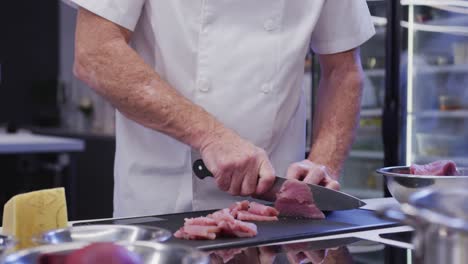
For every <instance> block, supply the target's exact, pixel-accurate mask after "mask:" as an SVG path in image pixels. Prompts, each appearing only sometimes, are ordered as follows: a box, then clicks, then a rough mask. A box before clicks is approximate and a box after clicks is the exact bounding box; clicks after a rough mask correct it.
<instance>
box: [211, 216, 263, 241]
mask: <svg viewBox="0 0 468 264" xmlns="http://www.w3.org/2000/svg"><path fill="white" fill-rule="evenodd" d="M218 227H220V228H221V233H222V234H224V235H227V236H235V237H254V236H256V235H257V226H256V225H255V224H253V223H249V222H242V221H240V220H234V221H220V222H219V223H218Z"/></svg>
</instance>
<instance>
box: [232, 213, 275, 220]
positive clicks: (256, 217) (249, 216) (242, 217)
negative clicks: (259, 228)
mask: <svg viewBox="0 0 468 264" xmlns="http://www.w3.org/2000/svg"><path fill="white" fill-rule="evenodd" d="M237 219H239V220H242V221H278V217H277V216H268V215H258V214H253V213H251V212H250V211H239V212H237Z"/></svg>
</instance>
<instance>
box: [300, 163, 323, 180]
mask: <svg viewBox="0 0 468 264" xmlns="http://www.w3.org/2000/svg"><path fill="white" fill-rule="evenodd" d="M326 177H327V173H326V172H325V171H324V170H323V168H322V166H319V165H314V166H311V167H310V169H309V171H308V173H307V176H306V177H305V178H304V182H305V183H309V184H319V185H322V183H323V179H325V178H326Z"/></svg>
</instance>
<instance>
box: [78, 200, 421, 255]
mask: <svg viewBox="0 0 468 264" xmlns="http://www.w3.org/2000/svg"><path fill="white" fill-rule="evenodd" d="M363 201H364V202H365V203H366V205H365V206H364V207H362V209H367V210H376V209H378V208H381V207H385V206H392V205H398V202H397V201H396V200H395V199H394V198H374V199H364V200H363ZM143 217H145V216H143ZM148 217H149V216H148ZM118 219H119V218H107V219H93V220H84V221H74V222H70V224H71V225H72V224H80V223H85V222H86V223H90V222H100V221H108V220H118ZM412 230H413V229H412V228H411V227H409V226H398V227H390V228H381V229H373V230H368V231H360V232H351V233H346V234H339V235H330V236H321V237H314V238H308V239H298V240H291V241H288V242H279V243H271V244H265V246H271V245H277V244H282V245H284V244H292V243H304V242H312V241H320V240H330V239H343V238H351V237H354V238H359V239H364V240H369V241H375V242H378V243H384V244H388V245H392V246H396V247H399V248H407V249H411V248H412V245H411V244H409V243H405V242H399V241H395V240H390V239H385V238H382V237H380V234H390V233H400V232H407V231H412Z"/></svg>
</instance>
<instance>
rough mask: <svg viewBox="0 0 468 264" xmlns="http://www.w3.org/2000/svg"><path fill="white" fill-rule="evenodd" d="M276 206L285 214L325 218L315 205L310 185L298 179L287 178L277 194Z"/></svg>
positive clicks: (281, 213)
mask: <svg viewBox="0 0 468 264" xmlns="http://www.w3.org/2000/svg"><path fill="white" fill-rule="evenodd" d="M275 208H276V209H277V210H278V211H279V212H280V215H284V216H295V217H305V218H314V219H323V218H325V215H324V214H323V213H322V211H320V209H319V208H317V206H316V205H315V202H314V199H313V195H312V192H311V190H310V188H309V186H308V185H307V184H306V183H304V182H302V181H298V180H287V181H285V182H284V183H283V186H281V189H280V191H279V192H278V193H277V194H276V201H275Z"/></svg>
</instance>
